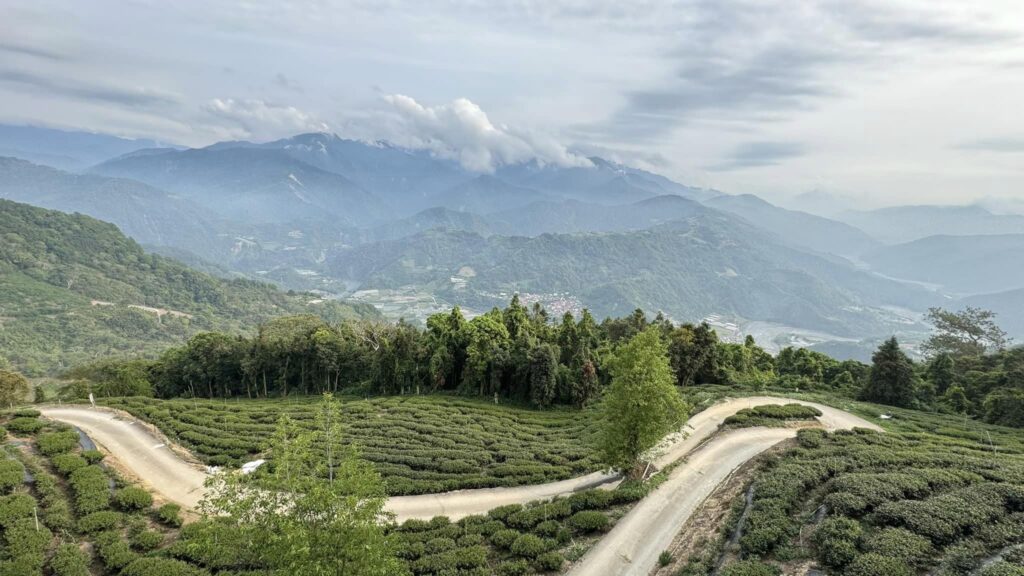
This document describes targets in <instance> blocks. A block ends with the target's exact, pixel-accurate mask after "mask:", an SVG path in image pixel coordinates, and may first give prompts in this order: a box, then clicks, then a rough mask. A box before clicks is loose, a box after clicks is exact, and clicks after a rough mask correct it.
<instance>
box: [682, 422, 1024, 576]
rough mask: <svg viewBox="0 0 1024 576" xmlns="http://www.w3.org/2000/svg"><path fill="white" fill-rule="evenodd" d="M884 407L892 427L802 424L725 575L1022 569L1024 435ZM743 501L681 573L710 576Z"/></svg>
mask: <svg viewBox="0 0 1024 576" xmlns="http://www.w3.org/2000/svg"><path fill="white" fill-rule="evenodd" d="M857 409H858V411H860V412H862V413H864V414H865V415H873V416H874V417H876V418H877V416H878V414H879V413H881V412H882V411H883V410H881V409H880V408H879V407H874V406H868V405H863V404H860V405H857ZM884 411H886V412H888V413H889V415H890V416H891V419H890V420H887V421H886V422H887V424H886V426H887V429H888V432H887V433H884V434H883V433H877V432H871V431H867V430H855V431H841V432H835V433H826V432H824V431H822V430H802V431H800V433H799V435H798V439H797V446H796V447H795V448H793V449H790V450H788V451H786V452H785V453H784V454H783V455H782V456H779V457H777V458H775V459H771V460H769V461H768V462H767V463H766V465H765V467H764V469H762V470H761V471H759V472H758V474H757V476H756V478H755V480H754V481H753V501H752V505H751V506H750V509H749V512H748V516H747V517H746V520H745V522H743V525H742V527H740V530H741V531H740V536H739V539H738V548H739V549H738V557H739V558H741V559H742V561H740V562H734V563H732V564H730V565H728V566H727V567H726V569H725V570H722V571H721V572H719V573H720V574H735V575H743V574H746V575H750V574H766V575H771V574H778V573H780V569H781V568H783V567H787V568H792V567H793V566H798V565H806V564H808V563H811V562H813V563H815V564H816V565H818V566H819V567H821V568H822V569H824V570H825V571H826V573H829V574H843V575H849V576H872V575H883V574H884V575H892V576H901V575H907V576H909V575H913V574H920V573H926V572H927V573H929V574H937V575H947V574H948V575H953V574H972V573H976V574H982V575H992V576H995V575H997V574H1024V546H1022V545H1024V436H1022V435H1021V434H1020V432H1019V431H1017V430H1013V429H1007V428H999V427H994V426H985V425H979V424H977V423H976V422H973V421H965V420H964V419H963V418H962V417H960V418H958V417H953V416H942V415H936V414H923V413H920V412H914V411H909V410H893V409H890V408H886V409H884ZM736 504H737V506H734V513H733V514H732V525H727V526H725V527H724V533H723V538H722V539H720V540H719V542H718V545H717V546H713V547H708V550H707V551H705V552H704V553H703V554H701V555H697V557H694V558H691V559H690V562H689V563H688V564H687V565H686V566H684V567H683V569H682V570H680V571H679V575H680V576H697V575H704V574H711V573H712V571H713V570H714V566H715V564H716V563H717V561H718V559H719V557H720V555H721V553H722V552H724V551H726V550H725V548H726V547H725V546H723V544H722V542H723V541H724V539H725V538H726V537H729V536H731V535H734V534H735V533H736V530H737V527H738V526H737V525H736V519H737V518H739V517H740V514H738V513H737V512H736V510H737V509H739V510H742V508H743V502H742V501H738V502H737V503H736ZM727 556H728V555H727Z"/></svg>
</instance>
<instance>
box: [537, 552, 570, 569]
mask: <svg viewBox="0 0 1024 576" xmlns="http://www.w3.org/2000/svg"><path fill="white" fill-rule="evenodd" d="M563 564H565V558H564V557H563V556H562V555H561V554H559V553H558V552H554V551H551V552H545V553H543V554H541V555H540V556H537V560H536V565H537V570H540V571H541V572H557V571H560V570H561V569H562V565H563Z"/></svg>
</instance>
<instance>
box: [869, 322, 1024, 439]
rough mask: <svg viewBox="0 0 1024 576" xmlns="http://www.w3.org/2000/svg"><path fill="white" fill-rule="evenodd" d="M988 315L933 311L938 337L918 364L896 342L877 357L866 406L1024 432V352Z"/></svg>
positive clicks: (886, 345) (925, 347)
mask: <svg viewBox="0 0 1024 576" xmlns="http://www.w3.org/2000/svg"><path fill="white" fill-rule="evenodd" d="M994 316H995V315H994V314H993V313H992V312H989V311H987V310H980V309H977V308H966V309H964V310H961V311H959V312H951V311H947V310H943V309H941V308H933V309H931V310H930V311H929V314H928V318H929V321H930V322H931V323H932V325H934V326H935V333H934V334H933V335H932V337H931V338H929V339H928V340H927V341H926V342H925V343H924V344H923V345H922V350H923V351H924V352H925V353H927V354H928V359H927V360H926V361H925V362H922V363H914V362H913V361H912V360H911V359H910V358H908V357H907V355H906V354H904V353H903V351H902V350H900V347H899V344H898V342H897V341H896V339H895V338H892V339H890V340H888V341H886V342H885V343H884V344H883V345H882V346H881V347H880V348H879V349H878V351H877V352H876V353H875V355H874V357H873V359H872V360H873V366H872V368H871V371H870V376H869V378H868V380H867V383H866V384H865V386H864V387H863V389H862V391H861V397H862V398H863V399H865V400H870V401H873V402H880V403H883V404H890V405H893V406H901V407H912V408H920V409H926V410H927V409H936V410H942V411H949V412H955V413H959V414H966V415H971V416H975V417H980V418H982V419H984V420H985V421H986V422H989V423H992V424H1002V425H1005V426H1015V427H1024V348H1022V347H1017V348H1008V347H1007V346H1008V345H1009V342H1010V341H1009V339H1008V338H1007V337H1006V333H1005V332H1004V331H1003V330H1002V329H1000V328H999V326H998V325H997V324H996V323H995V321H994Z"/></svg>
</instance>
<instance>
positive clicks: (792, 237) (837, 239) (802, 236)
mask: <svg viewBox="0 0 1024 576" xmlns="http://www.w3.org/2000/svg"><path fill="white" fill-rule="evenodd" d="M705 204H707V205H708V206H711V207H713V208H717V209H719V210H724V211H726V212H730V213H732V214H735V215H737V216H740V217H741V218H745V219H746V220H748V221H749V222H750V223H752V224H754V225H755V226H758V227H760V228H763V229H764V230H767V231H769V232H772V233H774V234H775V235H777V236H778V237H779V238H780V239H782V240H783V241H785V242H786V243H788V244H791V245H793V246H799V247H801V248H806V249H809V250H813V251H815V252H827V253H831V254H836V255H839V256H856V255H858V254H862V253H864V252H865V251H867V250H870V249H872V248H875V247H877V246H878V245H879V242H878V241H877V240H875V239H873V238H871V237H870V236H868V235H867V234H865V233H864V232H862V231H860V230H858V229H857V228H854V227H853V226H850V225H849V224H844V223H842V222H838V221H836V220H830V219H828V218H823V217H821V216H815V215H813V214H808V213H807V212H800V211H798V210H787V209H785V208H779V207H778V206H775V205H773V204H770V203H768V202H766V201H764V200H762V199H760V198H758V197H757V196H754V195H752V194H740V195H737V196H733V195H728V194H723V195H721V196H716V197H714V198H711V199H709V200H707V201H705Z"/></svg>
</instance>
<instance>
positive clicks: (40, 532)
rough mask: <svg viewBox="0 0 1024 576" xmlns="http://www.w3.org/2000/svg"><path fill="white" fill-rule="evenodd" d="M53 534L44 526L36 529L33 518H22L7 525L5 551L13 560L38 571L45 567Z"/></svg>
mask: <svg viewBox="0 0 1024 576" xmlns="http://www.w3.org/2000/svg"><path fill="white" fill-rule="evenodd" d="M52 539H53V533H52V532H50V530H49V529H48V528H47V527H46V526H43V525H39V527H38V529H37V528H36V521H35V520H34V519H33V518H21V519H18V520H15V521H14V522H12V523H10V524H8V525H7V527H6V529H5V530H4V541H5V542H6V544H7V546H6V547H5V551H6V553H7V555H8V556H9V557H10V558H12V559H23V560H22V561H23V562H25V563H26V564H28V565H30V566H35V567H36V569H37V570H38V569H39V568H42V567H43V564H44V563H45V558H44V556H43V553H44V552H45V551H46V549H47V547H49V545H50V540H52Z"/></svg>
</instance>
